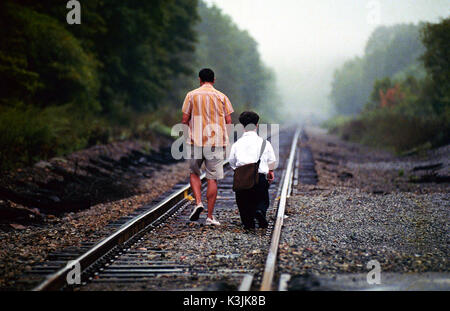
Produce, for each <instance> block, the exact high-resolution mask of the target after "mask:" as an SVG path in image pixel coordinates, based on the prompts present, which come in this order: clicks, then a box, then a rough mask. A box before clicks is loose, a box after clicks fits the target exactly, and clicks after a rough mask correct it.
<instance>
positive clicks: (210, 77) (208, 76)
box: [198, 68, 214, 82]
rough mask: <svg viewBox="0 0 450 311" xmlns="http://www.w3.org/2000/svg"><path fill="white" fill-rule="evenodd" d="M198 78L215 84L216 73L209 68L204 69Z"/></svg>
mask: <svg viewBox="0 0 450 311" xmlns="http://www.w3.org/2000/svg"><path fill="white" fill-rule="evenodd" d="M198 77H199V78H200V80H202V81H203V82H214V71H212V70H211V69H209V68H204V69H202V70H200V72H199V73H198Z"/></svg>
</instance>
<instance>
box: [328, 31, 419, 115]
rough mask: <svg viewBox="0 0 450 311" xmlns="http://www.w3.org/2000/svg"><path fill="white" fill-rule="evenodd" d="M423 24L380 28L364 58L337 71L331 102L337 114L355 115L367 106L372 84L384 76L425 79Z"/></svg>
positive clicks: (371, 39)
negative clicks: (421, 62)
mask: <svg viewBox="0 0 450 311" xmlns="http://www.w3.org/2000/svg"><path fill="white" fill-rule="evenodd" d="M420 29H421V25H413V24H409V25H405V24H401V25H394V26H390V27H386V26H380V27H378V28H377V29H376V30H375V31H374V32H373V33H372V34H371V36H370V38H369V40H368V42H367V44H366V48H365V53H364V56H363V57H356V58H354V59H352V60H349V61H347V62H346V63H345V64H344V65H343V66H342V67H341V68H339V69H337V70H336V72H335V74H334V79H333V82H332V91H331V95H330V97H331V100H332V102H333V104H334V107H335V111H336V113H338V114H347V115H355V114H357V113H359V112H361V111H362V110H363V109H364V107H365V106H366V104H367V101H368V99H369V97H370V96H371V94H372V91H373V83H374V82H375V81H376V80H377V79H383V78H385V77H394V76H397V77H402V76H403V75H415V76H417V77H419V76H423V75H424V74H423V72H424V70H423V68H422V66H421V64H420V60H419V57H420V55H421V54H422V53H423V51H424V47H423V44H422V42H421V40H420Z"/></svg>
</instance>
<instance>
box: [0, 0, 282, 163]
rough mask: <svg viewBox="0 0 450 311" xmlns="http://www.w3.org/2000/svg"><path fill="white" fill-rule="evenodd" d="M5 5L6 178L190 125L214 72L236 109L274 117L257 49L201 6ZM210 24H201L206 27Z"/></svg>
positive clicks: (0, 39)
mask: <svg viewBox="0 0 450 311" xmlns="http://www.w3.org/2000/svg"><path fill="white" fill-rule="evenodd" d="M67 12H68V10H67V9H66V1H61V0H40V1H35V0H4V1H1V2H0V122H1V123H0V131H1V132H0V148H1V154H0V160H1V163H0V170H1V169H5V168H10V167H14V166H20V165H24V164H28V165H29V164H31V163H33V162H34V161H37V160H38V159H45V158H48V157H52V156H55V155H61V154H64V153H67V152H71V151H73V150H77V149H80V148H84V147H86V146H89V145H93V144H97V143H106V142H109V141H110V140H114V139H128V138H142V139H149V138H151V137H153V136H154V135H153V134H152V133H161V134H164V135H167V133H169V128H168V126H171V125H173V124H175V123H177V122H179V120H180V119H181V115H180V114H181V112H180V108H181V103H182V100H183V99H184V96H185V94H186V92H187V91H189V90H190V89H192V88H194V87H197V85H198V80H197V77H196V75H197V72H198V70H199V69H200V68H203V67H211V68H213V69H214V70H215V71H216V73H217V78H218V79H217V81H218V83H217V87H218V88H219V89H221V90H222V91H224V92H225V93H227V95H229V97H230V99H231V101H232V103H233V105H234V106H235V108H236V110H237V111H239V110H242V109H246V108H252V109H257V110H258V111H259V112H261V113H262V114H264V115H269V116H271V117H274V116H275V115H276V114H275V112H276V109H275V107H276V106H277V104H278V102H277V101H276V98H277V97H276V96H274V95H272V94H276V93H275V87H274V86H275V82H274V81H275V79H274V75H273V73H272V72H271V71H270V70H269V69H268V68H266V67H265V66H264V64H263V63H262V62H261V59H260V55H259V53H258V50H257V44H256V42H255V40H254V39H253V38H252V37H251V36H250V35H249V34H248V33H246V32H245V31H241V30H239V29H238V28H237V26H236V25H235V24H234V23H233V22H232V21H231V19H230V18H229V17H228V16H226V15H224V14H223V13H222V12H221V11H220V10H219V9H218V8H216V7H208V6H206V5H205V4H204V3H203V2H202V1H198V0H152V1H139V0H128V1H119V0H110V1H102V0H89V1H82V16H81V25H68V24H67V22H66V14H67ZM200 17H201V19H200Z"/></svg>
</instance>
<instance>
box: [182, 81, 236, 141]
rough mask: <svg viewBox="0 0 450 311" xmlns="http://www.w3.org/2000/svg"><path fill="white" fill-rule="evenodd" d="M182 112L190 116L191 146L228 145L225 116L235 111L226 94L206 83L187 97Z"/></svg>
mask: <svg viewBox="0 0 450 311" xmlns="http://www.w3.org/2000/svg"><path fill="white" fill-rule="evenodd" d="M182 111H183V113H185V114H187V115H189V116H190V119H189V139H188V143H189V144H194V145H196V146H217V147H223V146H226V145H227V144H228V141H229V140H228V133H227V129H226V126H225V116H227V115H230V114H231V113H233V112H234V110H233V106H231V102H230V100H229V99H228V97H227V96H226V95H225V94H223V93H221V92H219V91H218V90H216V89H215V88H214V87H213V86H212V85H211V84H209V83H205V84H203V85H202V86H201V87H199V88H198V89H195V90H193V91H191V92H189V93H188V94H187V95H186V99H185V100H184V104H183V108H182Z"/></svg>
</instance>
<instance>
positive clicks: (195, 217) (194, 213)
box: [189, 203, 203, 221]
mask: <svg viewBox="0 0 450 311" xmlns="http://www.w3.org/2000/svg"><path fill="white" fill-rule="evenodd" d="M201 212H203V204H201V203H200V204H199V205H197V206H196V207H194V210H193V211H192V213H191V216H189V220H190V221H197V220H198V218H199V217H200V214H201Z"/></svg>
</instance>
